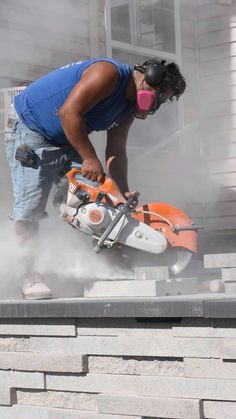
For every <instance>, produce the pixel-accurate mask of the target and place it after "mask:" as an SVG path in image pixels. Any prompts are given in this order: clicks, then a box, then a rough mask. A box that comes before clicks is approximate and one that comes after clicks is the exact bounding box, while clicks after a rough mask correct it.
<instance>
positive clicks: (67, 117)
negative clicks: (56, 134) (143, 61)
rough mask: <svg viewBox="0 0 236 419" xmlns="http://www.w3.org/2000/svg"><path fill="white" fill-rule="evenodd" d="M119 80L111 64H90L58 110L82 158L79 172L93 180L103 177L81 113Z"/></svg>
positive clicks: (71, 140) (98, 100)
mask: <svg viewBox="0 0 236 419" xmlns="http://www.w3.org/2000/svg"><path fill="white" fill-rule="evenodd" d="M118 79H119V75H118V72H117V70H116V68H115V66H114V65H113V64H112V63H108V62H97V63H95V64H93V65H91V66H90V67H89V68H88V69H87V70H85V72H84V74H83V76H82V78H81V80H80V81H79V82H78V83H77V84H76V85H75V87H74V88H73V90H72V91H71V93H70V95H69V96H68V98H67V100H66V101H65V103H64V104H63V106H62V107H61V108H60V110H59V117H60V121H61V124H62V127H63V130H64V132H65V135H66V137H67V139H68V141H69V142H70V144H71V145H72V146H73V148H74V149H75V150H76V151H77V153H78V154H80V156H81V158H82V160H83V165H82V175H83V176H85V177H86V178H88V179H90V180H92V181H93V182H100V181H101V180H102V178H103V167H102V164H101V162H100V160H99V159H98V157H97V155H96V152H95V150H94V148H93V146H92V144H91V142H90V140H89V137H88V135H87V132H86V128H85V124H84V120H83V114H84V113H85V112H88V111H89V110H90V109H92V108H93V107H94V106H95V105H96V104H97V103H99V102H100V101H101V100H103V99H104V98H105V97H107V96H109V95H111V94H112V92H113V90H114V89H115V86H116V84H117V82H118Z"/></svg>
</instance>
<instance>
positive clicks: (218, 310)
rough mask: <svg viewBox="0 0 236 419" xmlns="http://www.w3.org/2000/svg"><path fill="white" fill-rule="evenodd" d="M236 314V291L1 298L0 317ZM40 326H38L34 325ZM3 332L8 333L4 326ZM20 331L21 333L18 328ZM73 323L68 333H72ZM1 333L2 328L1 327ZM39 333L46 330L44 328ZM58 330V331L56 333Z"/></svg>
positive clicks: (151, 316)
mask: <svg viewBox="0 0 236 419" xmlns="http://www.w3.org/2000/svg"><path fill="white" fill-rule="evenodd" d="M103 317H111V318H137V317H141V318H154V317H155V318H159V317H160V318H182V317H203V318H211V317H212V318H236V294H235V295H231V296H229V295H225V294H220V293H218V294H209V293H208V294H198V295H196V294H195V295H192V296H181V295H179V296H168V297H146V298H68V299H57V300H41V301H20V300H17V301H0V318H1V319H22V318H24V319H27V318H28V319H30V318H47V319H49V318H61V319H63V318H103ZM35 330H37V328H36V329H35ZM2 331H3V334H4V333H5V332H4V330H3V328H2ZM19 333H22V331H20V329H19ZM73 333H74V332H73V326H72V325H71V328H70V326H69V325H68V326H66V327H65V334H68V335H73ZM0 334H1V330H0ZM36 334H46V330H45V331H43V329H41V330H40V331H38V332H37V333H36ZM55 334H56V333H55Z"/></svg>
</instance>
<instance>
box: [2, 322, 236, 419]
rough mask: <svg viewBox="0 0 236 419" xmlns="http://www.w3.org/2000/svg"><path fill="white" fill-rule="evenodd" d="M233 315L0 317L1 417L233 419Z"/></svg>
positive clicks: (235, 340)
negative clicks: (135, 317) (79, 317)
mask: <svg viewBox="0 0 236 419" xmlns="http://www.w3.org/2000/svg"><path fill="white" fill-rule="evenodd" d="M235 326H236V320H234V319H224V320H220V319H215V320H211V319H194V318H192V319H190V318H189V319H186V318H184V319H182V320H179V321H178V319H176V320H173V321H170V320H168V319H162V320H161V319H151V320H150V319H146V320H145V321H137V320H135V319H111V318H107V319H106V318H103V319H99V318H98V319H95V318H94V319H61V318H58V319H31V320H30V319H26V320H21V319H19V320H9V319H7V320H3V319H2V320H0V418H1V419H37V418H40V419H78V418H79V419H85V418H86V419H95V418H98V419H118V418H119V419H128V418H129V419H131V418H136V419H141V418H142V419H144V418H145V419H150V418H156V419H157V418H165V419H169V418H174V419H177V418H181V419H200V418H201V419H203V418H214V419H229V418H230V419H235V417H236V362H235V360H236V327H235Z"/></svg>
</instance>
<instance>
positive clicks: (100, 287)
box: [84, 280, 157, 298]
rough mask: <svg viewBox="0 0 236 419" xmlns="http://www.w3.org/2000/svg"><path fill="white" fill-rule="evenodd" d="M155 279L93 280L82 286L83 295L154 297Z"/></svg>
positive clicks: (87, 296)
mask: <svg viewBox="0 0 236 419" xmlns="http://www.w3.org/2000/svg"><path fill="white" fill-rule="evenodd" d="M156 295H157V290H156V281H135V280H128V281H94V282H91V283H90V284H89V287H88V288H86V286H85V288H84V297H86V298H90V297H92V298H94V297H155V296H156Z"/></svg>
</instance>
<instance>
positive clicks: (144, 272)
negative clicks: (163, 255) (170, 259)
mask: <svg viewBox="0 0 236 419" xmlns="http://www.w3.org/2000/svg"><path fill="white" fill-rule="evenodd" d="M134 275H135V279H137V280H149V279H153V280H155V281H160V280H162V279H168V278H169V277H170V272H169V268H168V266H150V267H136V268H135V271H134Z"/></svg>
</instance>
